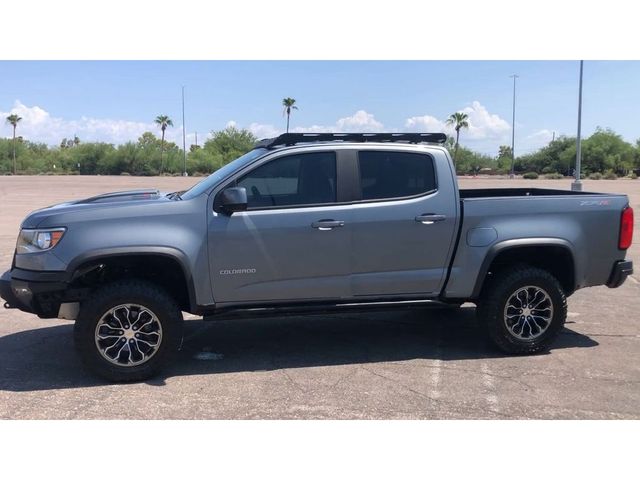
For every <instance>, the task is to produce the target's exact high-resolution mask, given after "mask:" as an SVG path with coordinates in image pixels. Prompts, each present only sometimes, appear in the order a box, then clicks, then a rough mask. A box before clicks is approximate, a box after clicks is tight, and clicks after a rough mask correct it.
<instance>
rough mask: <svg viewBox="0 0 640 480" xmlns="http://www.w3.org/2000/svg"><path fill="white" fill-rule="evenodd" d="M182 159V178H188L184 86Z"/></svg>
mask: <svg viewBox="0 0 640 480" xmlns="http://www.w3.org/2000/svg"><path fill="white" fill-rule="evenodd" d="M182 157H183V166H184V167H183V170H182V176H183V177H186V176H187V137H186V134H185V125H184V85H183V86H182Z"/></svg>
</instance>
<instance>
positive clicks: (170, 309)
mask: <svg viewBox="0 0 640 480" xmlns="http://www.w3.org/2000/svg"><path fill="white" fill-rule="evenodd" d="M128 303H132V304H139V305H142V306H144V307H145V308H147V309H149V310H150V311H151V312H153V314H154V315H155V316H156V318H157V319H158V321H159V322H160V325H161V327H162V340H161V343H160V346H159V347H158V351H157V352H156V353H155V354H154V355H153V356H152V357H151V358H150V359H149V360H148V361H146V362H145V363H142V364H140V365H136V366H131V367H119V366H117V365H114V364H112V363H110V362H109V361H108V360H107V359H105V358H104V357H103V356H102V354H101V353H100V352H99V350H98V347H97V345H96V342H95V330H96V326H97V324H98V322H99V321H100V319H101V318H102V317H103V316H104V315H105V314H106V313H107V312H108V311H109V310H111V309H112V308H113V307H116V306H118V305H122V304H128ZM181 319H182V314H181V312H180V310H179V309H178V308H177V306H176V305H175V303H174V302H172V301H171V299H170V297H169V296H168V295H167V294H165V293H164V292H162V291H161V290H160V289H158V288H157V287H155V286H152V285H147V284H144V283H138V282H131V283H129V282H126V283H121V284H113V285H109V286H107V287H104V288H103V289H102V290H101V291H100V292H99V293H98V295H96V296H95V297H94V298H92V299H91V300H89V301H88V302H86V303H85V304H84V305H82V306H81V308H80V312H79V315H78V319H77V320H76V325H75V328H74V340H75V344H76V348H77V349H78V352H79V353H80V356H81V357H82V360H83V361H84V362H85V364H86V365H87V366H88V367H89V368H90V369H91V370H93V371H94V372H95V373H97V374H98V375H100V376H102V377H104V378H107V379H109V380H113V381H135V380H142V379H145V378H148V377H149V376H151V375H153V374H154V373H156V371H157V370H158V368H159V367H160V366H161V365H163V364H164V363H165V362H166V361H167V360H168V358H169V357H170V356H171V354H172V353H174V352H175V351H176V350H177V349H178V347H179V345H180V342H181V340H182V328H181V327H182V322H181V321H180V320H181Z"/></svg>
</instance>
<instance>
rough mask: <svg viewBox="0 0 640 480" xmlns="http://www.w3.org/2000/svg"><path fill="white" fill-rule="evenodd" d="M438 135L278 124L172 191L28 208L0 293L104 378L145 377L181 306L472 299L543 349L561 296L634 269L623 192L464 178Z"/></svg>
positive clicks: (220, 311) (175, 343)
mask: <svg viewBox="0 0 640 480" xmlns="http://www.w3.org/2000/svg"><path fill="white" fill-rule="evenodd" d="M445 140H446V136H445V135H444V134H438V133H416V134H409V133H407V134H284V135H281V136H279V137H277V138H274V139H267V140H263V141H261V142H259V143H258V144H257V146H256V147H255V148H254V149H253V150H251V151H250V152H248V153H247V154H245V155H243V156H241V157H240V158H238V159H236V160H234V161H233V162H231V163H229V164H227V165H225V166H223V167H222V168H220V169H219V170H217V171H215V172H214V173H213V174H211V175H210V176H209V177H207V178H205V179H204V180H202V181H201V182H200V183H198V184H196V185H195V186H193V187H192V188H190V189H189V190H187V191H184V192H173V193H168V194H165V193H161V192H159V191H157V190H136V191H129V192H116V193H111V194H105V195H100V196H97V197H92V198H88V199H83V200H75V201H70V202H68V203H63V204H60V205H55V206H52V207H48V208H44V209H42V210H38V211H35V212H33V213H31V214H30V215H29V216H28V217H27V218H26V219H25V220H24V222H23V223H22V225H21V231H20V234H19V237H18V241H17V246H16V251H15V255H14V260H13V265H12V267H11V270H10V271H7V272H6V273H5V274H4V275H3V276H2V279H1V280H0V295H1V296H2V298H3V299H4V300H5V302H6V303H5V307H7V308H18V309H20V310H23V311H25V312H31V313H34V314H36V315H38V316H40V317H43V318H53V317H59V318H66V319H70V320H75V327H74V332H75V333H74V335H75V343H76V346H77V349H78V351H79V354H80V356H81V357H82V359H83V360H84V363H85V364H86V365H87V366H88V367H89V368H90V369H91V370H93V371H94V372H96V373H97V374H99V375H101V376H103V377H106V378H108V379H110V380H112V381H132V380H140V379H144V378H148V377H149V376H151V375H153V374H154V373H155V372H157V371H158V369H159V368H161V366H162V365H163V364H165V363H166V362H167V361H168V359H169V358H170V355H171V353H172V352H173V351H175V350H176V349H178V348H179V346H180V344H181V341H182V323H183V313H182V312H190V313H193V314H196V315H200V316H202V317H203V318H204V319H205V320H211V319H215V318H219V316H220V315H226V314H229V313H230V312H241V313H244V312H254V313H255V312H265V311H267V312H270V313H274V314H277V313H278V312H290V311H298V310H299V311H308V310H318V309H322V310H327V309H343V310H344V309H349V308H361V307H364V306H366V307H369V308H371V307H372V306H373V307H375V306H379V305H385V306H386V307H388V306H389V304H396V303H397V304H398V306H399V307H400V306H402V305H406V304H407V303H425V304H448V305H454V306H455V305H460V304H462V303H463V302H473V303H475V304H476V305H477V309H476V311H477V315H478V318H479V320H480V323H481V324H482V326H483V328H484V330H485V331H486V333H487V335H488V338H489V339H491V340H492V341H493V343H494V344H495V345H496V346H497V347H498V348H500V349H501V350H503V351H505V352H508V353H510V354H526V353H534V352H538V351H540V350H543V349H546V348H548V347H549V346H550V345H551V343H552V342H553V340H554V338H555V337H556V335H557V334H558V333H559V331H560V330H561V329H562V327H563V324H564V321H565V318H566V315H567V301H566V299H567V297H569V296H570V295H571V294H572V293H573V292H575V291H576V290H577V289H580V288H585V287H591V286H594V285H607V286H609V287H612V288H615V287H618V286H620V285H621V284H622V283H623V282H624V280H625V278H626V277H627V275H629V274H630V273H632V271H633V269H632V263H631V261H628V260H625V253H626V250H627V249H628V248H629V246H630V244H631V241H632V233H633V210H632V209H631V208H630V207H629V201H628V198H627V197H626V196H625V195H609V194H600V193H585V192H573V191H564V190H551V189H537V188H511V187H509V188H504V189H469V190H460V189H459V188H458V185H457V180H456V175H455V169H454V166H453V164H452V161H451V158H450V156H449V153H448V151H447V149H446V148H444V146H443V143H444V141H445ZM507 182H508V184H509V185H513V184H516V183H517V182H516V181H505V183H507Z"/></svg>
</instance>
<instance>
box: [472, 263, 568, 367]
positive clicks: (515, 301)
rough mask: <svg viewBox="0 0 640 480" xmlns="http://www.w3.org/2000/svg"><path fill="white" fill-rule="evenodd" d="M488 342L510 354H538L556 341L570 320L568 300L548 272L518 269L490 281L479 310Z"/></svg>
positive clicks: (504, 272)
mask: <svg viewBox="0 0 640 480" xmlns="http://www.w3.org/2000/svg"><path fill="white" fill-rule="evenodd" d="M476 312H477V315H478V319H479V321H480V323H481V324H482V326H483V327H484V329H485V331H486V333H487V335H488V337H489V339H490V340H491V341H492V342H493V343H494V344H495V345H496V346H497V347H498V348H499V349H500V350H502V351H504V352H507V353H518V354H526V353H536V352H539V351H541V350H545V349H547V348H548V347H549V345H550V344H551V343H552V342H553V341H554V340H555V338H556V337H557V336H558V334H559V333H560V331H561V330H562V328H563V326H564V322H565V320H566V318H567V299H566V296H565V294H564V291H563V289H562V286H561V285H560V283H559V282H558V280H557V279H556V278H555V277H554V276H553V275H551V274H550V273H549V272H547V271H546V270H542V269H539V268H534V267H516V268H514V269H512V270H508V271H503V272H500V273H498V274H497V275H496V277H495V278H493V279H492V280H491V282H490V283H489V285H488V286H487V288H486V289H485V290H484V292H483V298H481V299H480V303H479V306H478V308H477V310H476Z"/></svg>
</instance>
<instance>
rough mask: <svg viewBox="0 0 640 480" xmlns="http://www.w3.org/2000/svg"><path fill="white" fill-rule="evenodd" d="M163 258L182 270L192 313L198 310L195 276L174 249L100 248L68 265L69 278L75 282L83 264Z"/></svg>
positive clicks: (184, 257)
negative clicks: (125, 258)
mask: <svg viewBox="0 0 640 480" xmlns="http://www.w3.org/2000/svg"><path fill="white" fill-rule="evenodd" d="M141 255H149V256H163V257H167V258H170V259H172V260H175V261H176V262H177V263H178V265H180V268H181V269H182V273H183V275H184V278H185V280H186V282H187V292H188V294H189V305H190V308H191V311H196V310H197V301H196V293H195V285H194V283H193V276H192V274H191V270H190V268H189V266H188V257H187V255H186V254H185V253H184V252H183V251H182V250H179V249H177V248H174V247H166V246H159V245H149V246H135V247H109V248H98V249H94V250H88V251H85V252H83V253H81V254H80V255H78V256H77V257H75V258H74V259H73V260H71V261H70V262H69V264H68V265H67V277H68V280H67V281H69V282H71V281H72V280H74V275H75V273H76V271H77V270H78V267H80V266H81V265H82V264H84V263H87V262H91V261H97V260H101V259H108V258H111V257H126V256H141Z"/></svg>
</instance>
